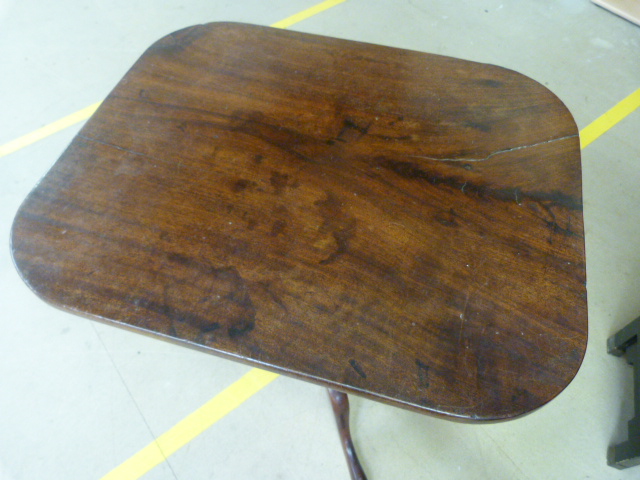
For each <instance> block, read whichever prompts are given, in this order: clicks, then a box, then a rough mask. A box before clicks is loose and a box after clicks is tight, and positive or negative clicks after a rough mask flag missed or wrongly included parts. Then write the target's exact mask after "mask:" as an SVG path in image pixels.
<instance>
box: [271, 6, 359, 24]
mask: <svg viewBox="0 0 640 480" xmlns="http://www.w3.org/2000/svg"><path fill="white" fill-rule="evenodd" d="M346 1H347V0H327V1H326V2H322V3H319V4H317V5H314V6H313V7H310V8H307V9H306V10H303V11H302V12H300V13H296V14H295V15H291V16H290V17H287V18H285V19H284V20H280V21H279V22H276V23H274V24H273V25H271V26H272V27H275V28H288V27H290V26H291V25H293V24H296V23H298V22H301V21H302V20H306V19H307V18H309V17H313V16H314V15H317V14H319V13H320V12H324V11H325V10H327V9H328V8H331V7H335V6H336V5H339V4H341V3H344V2H346Z"/></svg>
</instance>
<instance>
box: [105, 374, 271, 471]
mask: <svg viewBox="0 0 640 480" xmlns="http://www.w3.org/2000/svg"><path fill="white" fill-rule="evenodd" d="M278 376H279V375H278V374H276V373H270V372H266V371H264V370H259V369H257V368H254V369H252V370H250V371H249V372H248V373H246V374H245V375H244V376H242V377H241V378H240V379H239V380H237V381H236V382H235V383H233V384H232V385H230V386H229V387H227V388H226V389H225V390H223V391H222V392H220V393H219V394H218V395H216V396H215V397H213V398H212V399H211V400H209V401H208V402H207V403H205V404H204V405H203V406H202V407H200V408H199V409H198V410H196V411H195V412H193V413H192V414H191V415H189V416H188V417H186V418H184V419H183V420H181V421H180V422H178V423H177V424H176V425H175V426H174V427H173V428H171V429H170V430H168V431H167V432H165V433H164V434H162V435H160V436H159V437H158V438H157V439H156V440H155V441H154V442H152V443H150V444H149V445H148V446H146V447H145V448H143V449H142V450H140V451H139V452H138V453H136V454H135V455H134V456H133V457H131V458H129V459H128V460H127V461H125V462H124V463H122V464H120V466H118V467H116V468H115V469H114V470H112V471H111V472H109V473H108V474H107V475H105V476H104V477H102V479H101V480H135V479H138V478H140V477H141V476H142V475H144V474H145V473H147V472H148V471H149V470H151V469H152V468H154V467H156V466H157V465H159V464H161V463H162V462H164V461H165V460H166V459H167V457H169V456H170V455H172V454H173V453H175V452H176V451H177V450H179V449H180V448H182V447H183V446H184V445H186V444H187V443H189V442H190V441H191V440H193V439H194V438H195V437H196V436H198V435H200V434H201V433H202V432H204V431H205V430H207V429H208V428H209V427H210V426H211V425H213V424H214V423H216V422H217V421H218V420H220V419H221V418H223V417H224V416H225V415H227V414H229V413H230V412H232V411H233V410H235V409H236V408H238V407H239V406H240V405H242V404H243V403H244V402H245V401H246V400H248V399H249V398H251V397H252V396H253V395H255V394H256V393H258V392H259V391H260V390H262V389H263V388H264V387H266V386H267V385H269V384H270V383H271V382H272V381H274V380H275V379H276V378H278Z"/></svg>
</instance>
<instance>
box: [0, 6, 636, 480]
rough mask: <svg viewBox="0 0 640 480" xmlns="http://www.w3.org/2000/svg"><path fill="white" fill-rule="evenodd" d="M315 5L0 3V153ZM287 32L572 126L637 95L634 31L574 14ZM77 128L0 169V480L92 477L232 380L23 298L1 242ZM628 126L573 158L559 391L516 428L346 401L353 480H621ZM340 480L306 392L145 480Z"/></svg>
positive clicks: (412, 19)
mask: <svg viewBox="0 0 640 480" xmlns="http://www.w3.org/2000/svg"><path fill="white" fill-rule="evenodd" d="M318 1H319V0H272V1H269V2H267V1H259V0H236V1H209V2H203V1H192V2H181V1H179V0H164V1H150V0H141V1H124V0H103V1H91V2H80V1H77V0H61V1H59V2H37V1H34V0H23V1H21V2H18V1H15V0H2V1H0V54H1V55H2V57H1V59H0V60H1V61H0V145H3V144H6V143H7V142H10V141H12V140H14V139H15V138H18V137H20V136H22V135H24V134H26V133H29V132H31V131H33V130H36V129H37V128H39V127H41V126H43V125H46V124H48V123H50V122H53V121H55V120H57V119H59V118H61V117H64V116H65V115H68V114H70V113H72V112H75V111H77V110H80V109H82V108H84V107H86V106H88V105H90V104H92V103H94V102H97V101H99V100H101V99H103V98H104V97H105V96H106V95H107V93H108V92H109V91H110V90H111V88H113V86H115V84H116V83H117V82H118V80H119V79H120V78H121V77H122V76H123V74H124V73H125V72H126V70H127V69H128V68H129V67H130V66H131V64H132V63H133V62H134V60H135V59H137V58H138V57H139V56H140V54H141V53H142V52H143V51H144V50H145V49H146V47H147V46H149V45H150V44H151V43H153V42H154V41H155V40H157V39H158V38H160V37H162V36H164V35H166V34H167V33H170V32H172V31H175V30H177V29H180V28H182V27H185V26H189V25H193V24H197V23H205V22H211V21H221V20H231V21H241V22H247V23H255V24H262V25H270V24H272V23H274V22H277V21H279V20H281V19H283V18H286V17H288V16H290V15H292V14H294V13H296V12H299V11H301V10H304V9H305V8H308V7H310V6H312V5H314V4H315V3H317V2H318ZM291 29H293V30H298V31H303V32H309V33H318V34H323V35H329V36H334V37H341V38H347V39H354V40H359V41H365V42H371V43H377V44H384V45H390V46H395V47H402V48H408V49H414V50H420V51H424V52H431V53H439V54H444V55H450V56H455V57H460V58H464V59H469V60H475V61H480V62H487V63H493V64H497V65H500V66H504V67H507V68H511V69H513V70H517V71H519V72H522V73H524V74H526V75H528V76H530V77H532V78H534V79H535V80H537V81H539V82H541V83H543V84H544V85H546V86H548V88H550V89H551V90H552V91H554V92H555V93H556V94H557V95H558V96H559V97H560V98H561V99H562V100H563V101H564V102H565V103H566V105H567V106H568V107H569V109H570V110H571V112H572V113H573V115H574V116H575V118H576V121H577V123H578V125H579V127H580V128H584V127H585V126H587V125H588V124H590V123H591V122H592V121H593V120H595V119H596V118H597V117H599V116H600V115H601V114H603V113H604V112H606V111H607V110H608V109H610V108H611V107H612V106H614V105H615V104H616V103H617V102H619V101H620V100H622V99H623V98H625V97H626V96H627V95H629V94H631V93H632V92H634V91H635V90H637V89H638V88H640V27H637V26H635V25H633V24H631V23H629V22H627V21H625V20H623V19H620V18H618V17H616V16H614V15H611V14H610V13H608V12H606V11H605V10H602V9H601V8H599V7H596V6H594V5H593V4H591V3H590V2H588V1H586V0H557V1H551V0H536V1H529V2H515V1H514V2H508V1H506V0H484V1H467V2H438V1H435V0H413V1H411V0H396V1H391V0H370V1H366V0H347V1H346V2H344V3H342V4H340V5H337V6H335V7H333V8H330V9H328V10H326V11H324V12H322V13H320V14H318V15H316V16H313V17H311V18H309V19H307V20H304V21H302V22H300V23H297V24H296V25H294V26H292V27H291ZM79 127H80V125H76V126H75V127H71V128H67V129H65V130H63V131H61V132H59V133H56V134H55V135H53V136H50V137H48V138H46V139H44V140H42V141H39V142H37V143H35V144H33V145H30V146H28V147H26V148H23V149H20V150H19V151H16V152H15V153H12V154H10V155H6V156H4V157H2V158H0V187H1V188H0V200H1V201H0V229H1V230H0V238H1V239H2V241H1V242H0V246H1V247H2V248H1V249H0V480H40V479H61V480H62V479H64V480H87V479H97V480H99V479H101V478H103V477H104V476H105V475H107V474H108V473H109V472H111V471H112V470H113V469H114V468H115V467H117V466H118V465H120V464H121V463H122V462H124V461H125V460H127V459H128V458H130V457H131V456H132V455H134V454H135V453H136V452H138V451H140V450H141V449H142V448H144V447H145V446H146V445H148V444H149V443H150V442H152V441H153V439H154V438H155V437H158V436H159V435H161V434H162V433H163V432H165V431H166V430H168V429H169V428H171V427H172V426H173V425H174V424H176V423H177V422H179V421H180V420H181V419H183V418H184V417H185V416H187V415H188V414H189V413H191V412H192V411H194V410H195V409H197V408H198V407H200V406H201V405H203V404H205V403H206V402H207V401H208V400H209V399H210V398H212V397H214V396H215V395H216V394H217V393H219V392H220V391H222V390H223V389H224V388H225V387H226V386H228V385H230V384H231V383H233V382H234V381H235V380H237V379H238V378H240V377H241V376H242V375H243V374H244V373H245V372H247V371H248V370H249V369H248V368H247V367H245V366H241V365H237V364H234V363H231V362H229V361H225V360H220V359H217V358H213V357H211V356H207V355H205V354H202V353H197V352H192V351H189V350H187V349H184V348H181V347H176V346H173V345H168V344H164V343H162V342H160V341H157V340H152V339H148V338H145V337H143V336H140V335H136V334H133V333H129V332H125V331H120V330H117V329H115V328H111V327H108V326H104V325H99V324H95V323H93V322H90V321H88V320H84V319H81V318H78V317H74V316H71V315H69V314H66V313H63V312H60V311H58V310H56V309H54V308H52V307H50V306H48V305H46V304H44V303H43V302H41V301H40V300H39V299H37V298H36V297H35V296H34V295H33V294H32V293H31V292H30V291H29V290H28V289H27V287H26V286H25V285H24V284H23V283H22V282H21V280H20V278H19V277H18V275H17V273H16V271H15V269H14V267H13V264H12V261H11V257H10V251H9V242H8V239H9V231H10V226H11V222H12V219H13V216H14V215H15V212H16V210H17V208H18V206H19V205H20V203H21V201H22V200H23V198H24V197H25V196H26V195H27V193H28V192H29V191H30V189H31V188H33V186H34V185H35V184H36V182H37V181H38V179H39V178H40V177H41V176H42V175H43V174H44V173H45V172H46V171H47V169H48V168H49V167H50V166H51V165H52V164H53V162H55V160H56V159H57V158H58V156H59V155H60V153H61V152H62V150H63V149H64V148H65V147H66V145H67V144H68V143H69V142H70V141H71V139H72V137H73V135H74V134H75V133H76V132H77V130H78V128H79ZM639 138H640V110H638V111H635V112H634V113H632V114H631V115H629V116H628V117H627V118H626V119H625V120H623V121H622V122H620V123H619V124H617V125H615V126H614V127H612V128H611V129H610V130H609V131H607V132H606V133H605V134H604V135H603V136H602V137H600V138H599V139H597V140H596V141H594V142H593V143H592V144H591V145H589V146H588V147H586V148H585V149H584V151H583V179H584V206H585V210H584V213H585V222H586V241H587V258H588V261H587V268H588V291H589V316H590V337H589V347H588V351H587V355H586V358H585V361H584V364H583V366H582V369H581V370H580V372H579V373H578V375H577V377H576V379H575V380H574V381H573V383H572V384H571V385H570V386H569V387H568V388H567V389H566V390H565V391H564V392H563V393H562V394H561V395H560V396H559V397H558V398H556V399H555V400H554V401H553V402H551V403H550V404H549V405H547V406H545V407H543V408H542V409H540V410H538V411H536V412H534V413H532V414H530V415H529V416H527V417H524V418H522V419H518V420H515V421H512V422H507V423H501V424H494V425H462V424H457V423H452V422H448V421H444V420H440V419H435V418H430V417H427V416H422V415H419V414H415V413H410V412H406V411H403V410H399V409H396V408H392V407H388V406H384V405H380V404H377V403H374V402H371V401H367V400H362V399H358V398H353V399H352V409H351V410H352V426H353V430H354V435H355V440H356V442H357V444H358V446H359V450H360V455H361V457H362V461H363V464H364V466H365V467H366V469H367V471H368V473H369V477H370V480H377V479H386V480H388V479H400V478H402V479H425V480H453V479H465V480H469V479H471V480H475V479H478V480H484V479H491V480H496V479H510V480H516V479H522V480H525V479H527V480H533V479H562V480H568V479H598V480H608V479H634V478H640V467H636V468H635V469H630V470H626V471H618V470H615V469H612V468H611V467H609V466H607V465H606V450H607V447H608V446H609V445H610V444H612V443H614V442H617V441H620V440H622V439H623V438H624V436H625V435H626V432H625V422H626V420H628V419H629V418H630V417H631V415H632V401H631V369H630V367H628V366H627V365H626V364H624V362H623V361H622V360H620V359H617V358H614V357H611V356H608V355H607V354H606V348H605V342H606V339H607V337H608V336H609V335H611V334H612V333H614V332H615V331H616V330H617V329H618V328H620V327H622V326H623V325H624V324H626V323H627V322H629V321H631V320H632V319H634V318H635V317H636V316H638V315H640V208H639V207H640V188H638V186H639V185H640V144H639V143H638V141H639ZM142 478H143V479H145V480H151V479H154V480H164V479H167V480H169V479H180V480H183V479H185V480H186V479H189V480H198V479H265V480H266V479H273V480H276V479H281V480H284V479H301V478H304V479H306V480H312V479H318V480H320V479H323V480H326V479H331V480H346V479H348V478H349V475H348V472H347V470H346V467H345V464H344V459H343V456H342V452H341V450H340V446H339V443H338V437H337V433H336V431H335V427H334V423H333V417H332V414H331V410H330V406H329V403H328V401H327V398H326V394H325V392H324V390H323V389H321V388H319V387H316V386H313V385H309V384H305V383H302V382H300V381H296V380H291V379H287V378H284V377H280V378H278V379H277V380H276V381H274V382H273V383H272V384H271V385H269V386H268V387H266V388H265V389H263V390H262V391H260V392H259V393H258V394H256V395H255V396H253V397H252V398H250V399H249V400H248V401H247V402H246V403H245V404H243V405H242V406H240V407H239V408H238V409H237V410H235V411H234V412H232V413H230V414H229V415H227V416H225V417H224V418H223V419H222V420H220V421H219V422H218V423H216V424H215V425H214V426H213V427H211V428H210V429H209V430H207V431H206V432H204V433H203V434H202V435H200V436H198V437H197V438H195V439H194V440H193V441H191V442H189V443H188V444H187V445H186V446H185V447H183V448H182V449H181V450H179V451H178V452H177V453H175V454H174V455H172V456H171V457H169V459H168V461H167V462H164V463H162V464H161V465H159V466H157V467H156V468H154V469H152V470H151V471H150V472H149V473H147V474H146V475H144V476H143V477H142Z"/></svg>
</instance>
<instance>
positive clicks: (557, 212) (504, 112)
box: [12, 23, 587, 421]
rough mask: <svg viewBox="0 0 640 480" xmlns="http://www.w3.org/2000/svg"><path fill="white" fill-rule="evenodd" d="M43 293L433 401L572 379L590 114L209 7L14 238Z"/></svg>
mask: <svg viewBox="0 0 640 480" xmlns="http://www.w3.org/2000/svg"><path fill="white" fill-rule="evenodd" d="M12 249H13V255H14V258H15V262H16V265H17V268H18V270H19V271H20V273H21V275H22V277H23V279H24V280H25V282H26V283H27V284H28V285H29V286H30V287H31V288H32V289H33V290H34V291H35V292H36V293H37V294H38V295H40V296H41V297H42V298H43V299H45V300H46V301H48V302H50V303H51V304H53V305H55V306H57V307H59V308H63V309H65V310H68V311H71V312H73V313H77V314H79V315H83V316H87V317H90V318H94V319H98V320H102V321H105V322H108V323H112V324H116V325H120V326H124V327H127V328H132V329H135V330H137V331H140V332H144V333H148V334H152V335H156V336H159V337H162V338H164V339H167V340H171V341H175V342H179V343H181V344H183V345H186V346H190V347H194V348H199V349H202V350H204V351H207V352H210V353H214V354H218V355H222V356H225V357H228V358H232V359H236V360H240V361H243V362H246V363H249V364H251V365H256V366H260V367H262V368H266V369H270V370H273V371H277V372H280V373H284V374H288V375H292V376H295V377H298V378H302V379H306V380H309V381H312V382H316V383H319V384H322V385H326V386H328V387H331V388H336V389H340V390H343V391H346V392H352V393H358V394H361V395H365V396H368V397H370V398H373V399H376V400H380V401H383V402H387V403H389V404H392V405H396V406H400V407H404V408H410V409H413V410H416V411H420V412H423V413H430V414H436V415H443V416H446V417H448V418H456V419H464V420H471V421H473V420H500V419H508V418H513V417H516V416H519V415H522V414H525V413H527V412H529V411H531V410H533V409H535V408H538V407H540V406H541V405H543V404H545V403H547V402H548V401H550V400H551V399H552V398H554V397H555V396H556V395H557V394H558V393H560V392H561V391H562V390H563V389H564V388H565V387H566V386H567V385H568V383H569V382H570V381H571V379H572V378H573V377H574V376H575V374H576V372H577V370H578V368H579V366H580V364H581V361H582V358H583V355H584V350H585V347H586V340H587V301H586V288H585V281H586V279H585V257H584V231H583V223H582V193H581V169H580V150H579V140H578V132H577V128H576V125H575V122H574V121H573V118H572V116H571V114H570V113H569V112H568V110H567V109H566V107H565V106H564V105H563V104H562V102H561V101H560V100H558V98H557V97H556V96H555V95H553V93H551V92H550V91H549V90H548V89H547V88H545V87H544V86H542V85H540V84H539V83H537V82H535V81H533V80H531V79H529V78H527V77H525V76H523V75H521V74H518V73H516V72H513V71H510V70H507V69H504V68H500V67H496V66H491V65H485V64H480V63H474V62H469V61H464V60H458V59H453V58H447V57H442V56H436V55H430V54H425V53H419V52H412V51H406V50H400V49H395V48H389V47H383V46H376V45H369V44H363V43H357V42H351V41H346V40H339V39H333V38H326V37H320V36H315V35H308V34H302V33H296V32H290V31H283V30H278V29H273V28H267V27H258V26H252V25H243V24H233V23H214V24H208V25H200V26H195V27H191V28H187V29H185V30H181V31H179V32H176V33H174V34H172V35H169V36H167V37H165V38H163V39H161V40H160V41H158V42H156V43H155V44H154V45H153V46H151V47H150V48H149V50H147V51H146V52H145V53H144V55H143V56H142V57H141V58H140V59H139V61H138V62H137V63H136V64H135V65H134V66H133V68H132V69H131V70H130V71H129V72H128V73H127V74H126V76H125V77H124V78H123V79H122V81H121V82H120V83H119V84H118V85H117V86H116V88H115V89H114V90H113V92H112V93H111V94H110V95H109V96H108V97H107V99H106V100H105V101H104V102H103V104H102V105H101V106H100V108H99V109H98V111H97V112H96V114H95V115H94V116H93V117H92V118H91V119H90V121H89V122H88V123H87V124H86V126H85V127H84V128H83V129H82V131H81V132H80V133H79V134H78V135H77V136H76V138H75V139H74V140H73V142H72V143H71V145H70V146H69V148H68V149H67V150H66V151H65V152H64V154H63V155H62V157H61V158H60V159H59V160H58V162H57V163H56V164H55V165H54V167H53V168H52V169H51V171H50V172H49V173H48V174H47V175H46V176H45V178H44V179H43V180H42V181H41V182H40V184H39V185H38V186H37V187H36V188H35V189H34V191H33V192H32V193H31V194H30V195H29V197H28V198H27V199H26V201H25V202H24V204H23V205H22V207H21V208H20V211H19V213H18V215H17V217H16V220H15V223H14V226H13V232H12Z"/></svg>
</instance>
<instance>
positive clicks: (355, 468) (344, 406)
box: [329, 389, 367, 480]
mask: <svg viewBox="0 0 640 480" xmlns="http://www.w3.org/2000/svg"><path fill="white" fill-rule="evenodd" d="M329 398H330V399H331V406H332V407H333V413H334V415H335V416H336V422H337V424H338V431H339V432H340V440H341V441H342V448H343V450H344V454H345V456H346V457H347V463H348V464H349V472H350V473H351V478H352V480H367V477H366V475H365V474H364V470H362V466H361V465H360V461H359V460H358V455H356V450H355V448H354V446H353V440H351V431H350V430H349V399H348V398H347V394H346V393H342V392H338V391H337V390H331V389H329Z"/></svg>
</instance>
